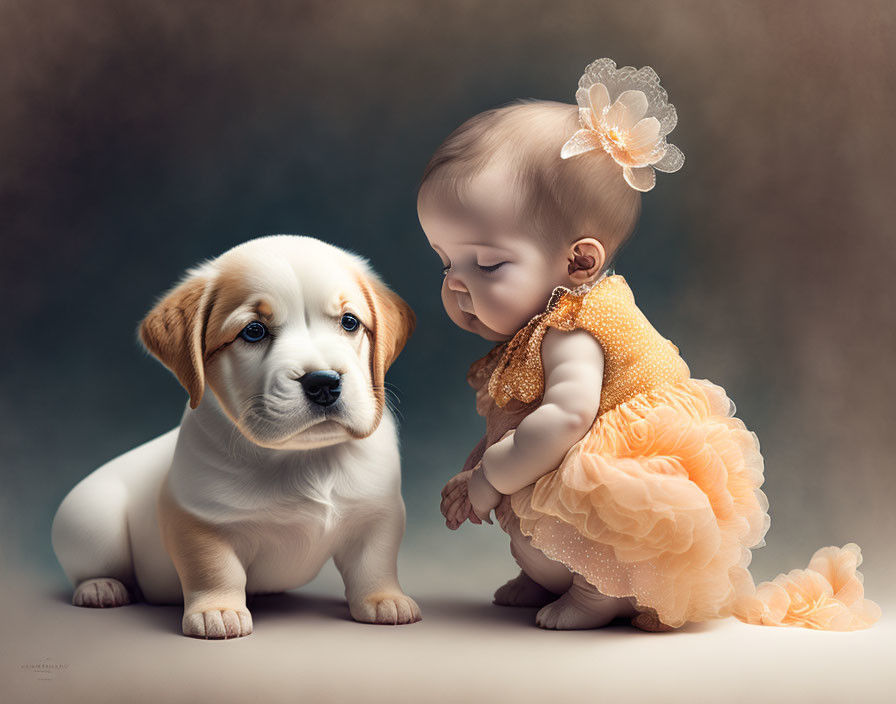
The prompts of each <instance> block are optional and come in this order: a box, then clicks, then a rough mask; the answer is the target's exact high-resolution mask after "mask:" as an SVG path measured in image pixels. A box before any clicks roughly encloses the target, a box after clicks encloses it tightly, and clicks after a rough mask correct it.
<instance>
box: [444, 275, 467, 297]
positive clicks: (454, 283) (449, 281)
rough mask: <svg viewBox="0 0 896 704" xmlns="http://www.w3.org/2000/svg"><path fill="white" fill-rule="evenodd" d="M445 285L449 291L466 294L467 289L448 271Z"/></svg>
mask: <svg viewBox="0 0 896 704" xmlns="http://www.w3.org/2000/svg"><path fill="white" fill-rule="evenodd" d="M445 284H446V285H447V286H448V289H449V290H450V291H458V292H460V293H467V287H466V286H464V284H463V282H462V281H461V280H460V279H459V278H458V277H457V276H455V275H454V274H453V273H452V272H450V271H449V272H448V273H447V274H446V275H445Z"/></svg>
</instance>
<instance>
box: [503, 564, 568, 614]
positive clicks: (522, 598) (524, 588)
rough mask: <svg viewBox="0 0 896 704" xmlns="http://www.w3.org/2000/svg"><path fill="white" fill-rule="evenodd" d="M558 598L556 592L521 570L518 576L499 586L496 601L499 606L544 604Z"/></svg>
mask: <svg viewBox="0 0 896 704" xmlns="http://www.w3.org/2000/svg"><path fill="white" fill-rule="evenodd" d="M556 598H557V595H556V594H554V593H553V592H549V591H548V590H547V589H545V588H544V587H543V586H541V585H540V584H539V583H538V582H536V581H534V580H533V579H532V578H531V577H530V576H529V575H527V574H526V573H525V572H522V571H520V574H519V576H518V577H514V578H513V579H511V580H510V581H509V582H507V584H505V585H504V586H503V587H498V590H497V591H496V592H495V599H494V603H495V604H497V605H498V606H544V605H545V604H550V603H551V602H552V601H553V600H554V599H556Z"/></svg>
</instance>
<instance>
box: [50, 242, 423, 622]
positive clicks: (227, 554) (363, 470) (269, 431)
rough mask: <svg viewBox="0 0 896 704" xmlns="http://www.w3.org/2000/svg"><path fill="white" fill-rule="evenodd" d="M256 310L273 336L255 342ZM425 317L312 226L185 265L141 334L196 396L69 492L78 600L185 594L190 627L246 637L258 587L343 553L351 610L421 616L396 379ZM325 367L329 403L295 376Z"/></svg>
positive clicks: (294, 578) (302, 579) (284, 582)
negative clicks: (160, 430)
mask: <svg viewBox="0 0 896 704" xmlns="http://www.w3.org/2000/svg"><path fill="white" fill-rule="evenodd" d="M346 312H349V313H352V314H353V315H355V316H356V317H357V318H358V319H359V320H360V321H361V325H360V328H359V329H358V330H357V331H354V332H349V331H346V330H345V329H343V327H342V326H341V325H340V319H341V317H342V315H343V314H344V313H346ZM253 321H261V322H263V323H264V324H265V325H266V326H267V328H268V329H269V330H270V332H271V334H270V335H269V336H268V337H266V338H265V339H263V340H261V341H260V342H255V343H251V342H247V341H245V340H244V339H243V338H241V337H240V335H239V333H240V331H241V330H242V329H243V328H244V327H245V326H246V325H247V324H248V323H250V322H253ZM413 326H414V315H413V312H412V311H411V310H410V308H409V307H408V306H407V304H406V303H404V301H402V300H401V299H400V298H399V297H398V296H397V295H396V294H394V293H393V292H391V291H390V290H389V289H388V288H386V287H385V286H384V285H383V284H382V283H381V282H380V281H379V279H378V278H377V277H376V275H375V274H374V273H373V272H372V271H371V269H370V268H369V266H368V264H367V262H366V261H365V260H364V259H362V258H361V257H358V256H356V255H354V254H351V253H349V252H346V251H344V250H341V249H338V248H336V247H333V246H331V245H328V244H325V243H323V242H321V241H319V240H316V239H313V238H308V237H296V236H288V235H277V236H272V237H262V238H258V239H256V240H251V241H249V242H246V243H244V244H242V245H240V246H238V247H235V248H233V249H232V250H230V251H228V252H225V253H224V254H223V255H221V256H220V257H218V258H217V259H214V260H211V261H208V262H205V263H203V264H201V265H200V266H198V267H196V268H194V269H191V270H190V271H188V272H187V274H186V276H185V277H184V279H183V280H182V281H181V283H180V284H179V285H178V286H176V287H175V288H174V289H172V290H171V291H170V292H169V293H168V294H167V295H166V296H165V297H163V298H162V299H161V300H160V301H159V302H158V303H157V305H156V306H155V308H154V309H153V310H152V311H151V312H150V313H149V314H148V315H147V317H146V319H145V320H144V321H143V323H142V324H141V327H140V337H141V339H142V341H143V342H144V344H145V345H146V346H147V348H148V349H149V350H150V351H151V352H152V353H153V354H154V355H156V356H157V357H158V358H159V359H160V360H161V361H162V362H163V363H165V364H166V365H167V366H168V367H169V368H170V369H171V370H172V371H173V372H174V373H175V375H176V376H177V377H178V379H179V380H180V381H181V383H182V384H183V385H184V387H185V388H186V389H187V390H188V392H189V393H190V395H191V398H190V404H189V406H188V407H187V408H186V409H185V412H184V415H183V418H182V420H181V424H180V426H179V427H178V428H175V429H173V430H171V431H169V432H167V433H165V434H164V435H161V436H160V437H158V438H156V439H154V440H151V441H150V442H148V443H146V444H144V445H141V446H139V447H137V448H135V449H133V450H131V451H129V452H127V453H125V454H123V455H121V456H119V457H117V458H115V459H114V460H112V461H111V462H108V463H107V464H105V465H103V466H102V467H100V468H99V469H97V470H96V471H95V472H93V473H92V474H90V475H89V476H88V477H86V478H85V479H84V480H83V481H81V482H80V483H79V484H78V485H77V486H76V487H75V488H74V489H72V491H71V492H70V493H69V494H68V496H67V497H66V498H65V500H64V501H63V502H62V505H61V506H60V508H59V510H58V512H57V514H56V517H55V520H54V522H53V532H52V537H53V546H54V549H55V551H56V555H57V557H58V558H59V561H60V563H61V565H62V567H63V569H64V570H65V573H66V574H67V575H68V577H69V579H71V581H72V583H73V584H74V585H75V593H74V597H73V603H75V604H77V605H82V606H117V605H121V604H124V603H127V602H128V601H129V600H130V599H131V598H133V597H136V596H140V595H142V597H143V598H144V599H146V600H147V601H149V602H153V603H180V602H183V603H184V618H183V631H184V633H185V634H186V635H191V636H198V637H207V638H215V637H225V638H226V637H232V636H239V635H247V634H248V633H251V631H252V621H251V615H250V614H249V612H248V610H247V609H246V593H247V592H248V593H250V594H251V593H266V592H279V591H283V590H287V589H292V588H295V587H298V586H301V585H303V584H305V583H307V582H308V581H309V580H311V579H312V578H313V577H314V576H315V575H316V574H317V573H318V571H319V570H320V568H321V567H322V566H323V565H324V563H325V562H326V561H327V560H328V559H329V558H330V557H333V558H334V560H335V562H336V566H337V567H338V569H339V570H340V572H341V574H342V576H343V579H344V581H345V588H346V598H347V599H348V603H349V608H350V611H351V614H352V616H353V617H354V618H355V619H357V620H359V621H365V622H372V623H393V624H394V623H410V622H413V621H416V620H418V619H419V618H420V614H419V609H418V607H417V605H416V604H415V603H414V601H413V600H412V599H410V598H409V597H407V596H406V595H404V594H403V592H402V591H401V587H400V586H399V583H398V578H397V571H396V560H397V554H398V547H399V543H400V542H401V539H402V536H403V534H404V520H405V510H404V503H403V501H402V498H401V493H400V469H399V453H398V444H397V434H396V427H395V422H394V419H393V417H392V414H391V412H390V411H389V408H388V405H387V404H386V403H385V393H384V391H385V389H384V379H383V376H384V374H385V370H386V369H387V368H388V366H389V365H390V364H391V363H392V361H394V359H395V357H396V356H397V355H398V353H399V352H400V350H401V348H402V347H403V346H404V343H405V341H406V340H407V337H408V336H409V335H410V334H411V332H412V330H413ZM317 370H335V371H337V372H338V373H339V374H340V375H341V378H342V388H341V394H340V396H339V398H338V400H337V401H336V402H335V403H333V404H332V405H330V406H326V407H323V406H321V405H318V404H315V403H312V402H311V401H310V400H309V399H308V398H307V397H306V395H305V393H304V391H303V389H302V386H301V384H300V383H299V381H298V380H299V379H300V378H301V377H302V376H303V375H304V374H306V373H308V372H311V371H317Z"/></svg>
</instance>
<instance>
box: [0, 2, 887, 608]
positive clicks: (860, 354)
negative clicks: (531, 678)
mask: <svg viewBox="0 0 896 704" xmlns="http://www.w3.org/2000/svg"><path fill="white" fill-rule="evenodd" d="M894 31H896V5H894V4H893V3H892V2H888V1H881V2H873V1H870V0H862V1H859V2H852V3H843V2H822V1H814V2H787V3H781V2H777V1H772V0H762V1H757V2H734V1H725V2H719V1H718V0H691V1H680V2H679V1H673V0H667V1H666V2H662V3H659V2H639V1H637V0H626V1H625V2H615V1H614V2H600V1H595V0H588V1H572V0H552V1H551V2H546V1H540V2H539V1H535V0H488V1H484V0H463V1H456V2H441V3H435V2H424V1H422V0H419V1H415V2H389V3H386V2H369V1H368V2H339V1H333V0H326V1H323V0H321V1H317V2H227V3H221V2H212V1H205V0H193V1H191V2H189V3H177V2H153V3H149V2H143V3H136V2H126V1H122V0H108V1H98V0H84V1H82V2H77V3H72V2H69V1H67V0H59V1H55V2H54V1H47V2H8V1H4V2H0V65H2V66H3V67H4V69H3V71H2V72H0V105H2V109H0V237H2V239H0V286H2V288H3V300H4V302H5V303H6V305H8V306H9V310H8V311H7V313H6V315H7V320H8V321H9V323H10V325H9V328H8V332H10V335H8V336H6V337H5V339H4V342H3V345H2V354H3V361H2V364H0V390H2V395H0V452H2V457H3V460H2V463H0V472H2V485H3V490H2V492H0V536H2V537H0V541H2V543H0V548H2V552H3V565H2V569H3V575H4V576H3V577H2V579H3V580H6V581H11V580H14V579H16V578H19V577H21V578H24V577H23V576H24V575H32V576H33V577H34V578H35V579H37V580H39V583H40V584H41V585H43V586H41V587H40V588H41V589H48V590H52V589H56V590H59V591H60V592H62V591H64V590H65V589H67V585H66V582H65V577H64V575H63V573H62V571H61V569H60V568H59V567H58V565H57V564H56V560H55V557H54V555H53V552H52V548H51V545H50V523H51V521H52V518H53V514H54V512H55V510H56V508H57V506H58V505H59V503H60V501H61V500H62V498H63V497H64V495H65V494H66V492H67V491H68V490H69V489H71V488H72V486H74V484H75V483H76V482H78V481H79V480H80V479H81V478H82V477H84V476H86V475H87V474H88V473H90V472H91V471H92V470H93V469H95V468H96V467H98V466H99V465H100V464H102V463H104V462H105V461H107V460H109V459H111V458H112V457H114V456H116V455H118V454H120V453H122V452H124V451H126V450H128V449H130V448H132V447H134V446H135V445H137V444H140V443H142V442H144V441H146V440H148V439H150V438H152V437H154V436H156V435H158V434H160V433H162V432H164V431H166V430H168V429H169V428H171V427H173V426H175V425H176V424H177V423H178V422H179V419H180V416H181V413H182V411H183V407H184V403H185V401H186V394H185V392H184V391H183V389H181V387H180V386H179V385H178V384H177V382H176V380H175V379H174V377H173V376H171V375H170V374H169V373H168V372H167V371H166V370H165V369H164V368H163V367H162V366H161V365H160V364H158V363H157V362H156V361H154V360H153V359H151V358H150V357H149V356H148V355H147V354H146V353H145V352H143V351H142V350H141V348H140V347H139V345H138V344H137V340H136V328H137V325H138V323H139V321H140V319H141V318H142V316H143V315H144V314H145V313H146V312H147V311H148V310H149V308H150V307H151V305H152V303H153V301H154V300H155V298H156V297H157V296H158V295H159V294H161V293H162V292H163V291H165V290H166V289H167V288H168V287H169V286H170V285H171V284H172V283H173V282H174V281H175V280H176V279H177V278H178V277H179V276H180V274H181V273H182V272H183V271H184V269H186V268H187V267H189V266H192V265H193V264H195V263H197V262H198V261H200V260H201V259H204V258H207V257H213V256H215V255H217V254H219V253H221V252H223V251H225V250H226V249H228V248H230V247H231V246H233V245H235V244H237V243H239V242H242V241H244V240H246V239H249V238H252V237H255V236H258V235H263V234H272V233H298V234H310V235H315V236H317V237H320V238H322V239H324V240H326V241H328V242H331V243H333V244H336V245H339V246H342V247H347V248H350V249H353V250H355V251H357V252H359V253H361V254H363V255H365V256H367V257H369V259H370V260H371V262H372V264H373V266H374V267H375V268H376V269H377V270H378V271H379V272H380V273H381V274H382V276H383V277H384V278H385V280H386V281H387V282H389V283H390V284H391V285H392V286H393V288H394V289H395V290H397V291H398V292H399V293H400V294H401V295H402V296H403V297H404V298H405V299H406V300H407V301H409V302H410V303H411V305H412V306H413V307H414V308H415V310H416V312H417V314H418V318H419V325H418V329H417V332H416V334H415V335H414V337H413V338H412V339H411V341H410V343H409V345H408V346H407V348H406V350H405V352H404V353H403V354H402V356H401V357H400V358H399V360H398V362H397V363H396V365H395V366H394V367H393V369H392V371H391V373H390V375H389V380H390V382H391V383H392V384H393V385H394V386H395V387H396V388H397V391H398V394H399V396H400V401H401V402H400V405H399V406H398V408H399V410H400V412H401V415H402V438H403V455H404V465H403V471H404V492H405V497H406V501H407V505H408V516H409V521H408V531H407V537H406V539H405V544H404V548H403V553H402V565H401V574H402V581H403V583H404V584H405V587H406V588H408V589H409V590H410V591H411V592H412V593H414V590H415V589H416V590H420V591H426V590H427V589H429V590H430V591H438V590H442V591H443V592H445V591H447V592H451V593H461V592H467V593H470V594H476V595H478V596H479V597H481V598H482V599H483V600H487V599H488V598H490V594H491V590H492V589H493V588H494V587H496V586H498V585H499V584H500V583H502V582H503V580H504V579H506V578H507V577H510V576H512V575H513V574H516V571H515V569H514V568H513V564H512V562H511V560H510V557H509V555H508V553H507V547H506V540H505V538H504V536H503V534H501V533H500V531H498V530H497V529H496V528H494V527H492V528H489V527H484V528H478V527H470V526H466V527H464V528H463V529H462V530H460V531H459V532H457V533H451V532H449V531H448V530H447V529H445V528H444V525H443V523H442V520H441V517H440V515H439V511H438V504H439V491H440V489H441V487H442V485H443V484H444V482H445V481H446V480H447V479H448V478H449V477H451V476H452V475H453V474H454V473H455V472H456V471H458V470H459V469H460V467H461V465H462V464H463V462H464V459H465V458H466V455H467V453H468V452H469V450H470V449H471V448H472V447H473V446H474V445H475V444H476V442H477V441H478V439H479V437H480V435H481V433H482V432H483V422H482V419H481V418H479V417H478V416H477V415H476V414H475V410H474V405H473V396H472V391H471V390H470V389H469V388H468V387H467V386H466V384H465V380H464V376H465V373H466V370H467V367H468V365H469V364H470V363H471V362H472V361H473V360H474V359H476V358H477V357H479V356H481V355H482V354H484V353H485V352H486V351H488V349H489V348H490V343H488V342H486V341H483V340H480V339H478V338H476V337H474V336H472V335H471V334H469V333H466V332H464V331H462V330H460V329H457V328H455V327H454V326H453V325H452V324H451V323H450V321H449V320H448V318H447V316H446V315H445V314H444V312H443V311H442V308H441V304H440V301H439V285H440V281H441V273H440V262H439V260H438V257H437V256H436V255H435V253H433V252H432V251H431V250H430V249H429V247H428V245H427V242H426V240H425V238H424V236H423V233H422V232H421V230H420V227H419V225H418V223H417V219H416V211H415V194H416V187H417V183H418V181H419V178H420V175H421V172H422V169H423V166H424V164H425V163H426V161H427V159H428V158H429V156H430V154H431V153H432V151H433V150H434V149H435V147H436V146H437V145H438V144H439V142H440V141H441V140H442V139H444V138H445V136H447V134H448V133H449V132H450V131H451V130H452V129H453V128H454V127H456V126H457V125H458V124H460V123H461V122H462V121H464V120H465V119H467V118H468V117H470V116H472V115H473V114H475V113H477V112H480V111H482V110H485V109H487V108H490V107H493V106H496V105H499V104H502V103H505V102H507V101H510V100H512V99H515V98H525V97H534V98H544V99H552V100H561V101H566V102H570V103H571V102H574V93H575V89H576V82H577V80H578V78H579V76H580V75H581V73H582V70H583V68H584V67H585V65H586V64H588V63H589V62H590V61H592V60H593V59H596V58H599V57H602V56H609V57H612V58H613V59H615V60H616V62H617V63H618V64H619V65H628V64H630V65H634V66H642V65H650V66H653V67H654V68H655V69H656V70H657V72H658V73H659V75H660V77H661V79H662V82H663V85H664V87H665V88H666V89H667V90H668V92H669V96H670V100H671V101H672V102H673V103H674V104H675V105H676V107H677V109H678V113H679V117H680V122H679V126H678V127H677V128H676V130H675V131H674V133H673V134H672V135H671V137H670V141H672V142H673V143H675V144H677V145H679V146H680V147H681V148H682V150H683V151H684V153H685V155H686V156H687V162H686V164H685V166H684V168H683V170H682V171H681V172H679V173H677V174H674V175H665V174H660V175H659V178H658V185H657V187H656V189H655V190H654V191H652V192H650V193H648V194H646V196H645V197H644V200H643V205H644V212H643V217H642V220H641V222H640V225H639V227H638V230H637V232H636V234H635V237H634V239H633V240H632V242H631V243H630V244H629V245H628V246H627V247H626V249H625V250H624V252H623V254H622V256H621V258H620V260H619V262H618V266H617V271H618V273H621V274H623V275H624V276H625V277H626V278H627V280H628V281H629V283H630V284H631V286H632V289H633V290H634V292H635V295H636V297H637V300H638V303H639V305H640V307H641V308H642V310H644V312H645V313H646V314H647V316H648V318H649V319H650V320H651V321H652V322H653V324H654V325H655V326H656V327H657V328H658V329H659V330H660V332H661V333H662V334H663V335H665V336H666V337H669V338H670V339H672V340H673V341H674V342H675V343H676V344H677V345H678V346H679V347H680V348H681V351H682V354H683V356H684V358H685V359H686V360H687V362H688V363H689V365H690V367H691V370H692V373H693V375H694V376H695V377H701V378H708V379H711V380H712V381H714V382H716V383H718V384H721V385H722V386H724V387H725V388H726V389H727V391H728V393H729V395H730V396H731V397H732V398H733V399H734V400H735V402H736V403H737V405H738V415H739V416H740V417H741V418H742V419H743V420H744V422H745V423H746V424H747V425H748V427H750V428H751V429H752V430H755V431H756V433H757V434H758V436H759V438H760V440H761V442H762V448H763V454H764V456H765V460H766V477H767V479H766V483H765V486H764V489H765V491H766V493H767V494H768V496H769V499H770V503H771V515H772V527H771V530H770V532H769V533H768V535H767V538H766V539H767V543H768V545H767V547H766V548H764V549H762V550H759V551H757V552H756V553H755V556H754V562H753V566H754V568H753V573H754V576H755V577H756V578H757V580H760V579H769V578H771V577H773V576H774V575H775V574H777V573H778V572H780V571H786V570H789V569H791V568H794V567H804V566H805V565H806V564H807V562H808V559H809V557H810V556H811V554H812V552H813V551H814V550H815V549H816V548H818V547H821V546H823V545H829V544H831V545H834V544H836V545H842V544H844V543H846V542H850V541H854V542H857V543H859V544H860V545H861V546H862V547H863V549H864V554H865V559H866V562H865V564H864V565H863V567H862V569H863V571H864V572H865V575H866V588H867V594H868V596H869V597H871V598H874V599H877V600H879V601H886V600H887V599H888V598H889V597H890V596H891V595H892V594H893V593H894V588H893V587H894V583H896V563H894V554H896V553H894V551H893V548H892V544H893V539H894V537H896V512H894V510H893V506H894V503H896V471H894V464H896V433H894V431H893V427H892V426H893V413H892V410H891V406H892V399H893V393H894V382H896V370H894V367H893V360H894V354H896V295H894V287H893V276H894V273H893V272H894V270H896V269H894V267H896V232H894V222H896V220H894V215H896V207H894V198H893V194H894V185H896V183H894V176H893V174H894V168H893V162H894V155H896V149H894V147H896V138H894V130H893V118H894V113H896V71H894V68H896V66H894V64H896V53H894V51H893V46H892V36H893V33H894ZM13 333H15V334H13ZM333 588H334V589H336V587H335V586H334V587H333ZM337 591H338V590H337Z"/></svg>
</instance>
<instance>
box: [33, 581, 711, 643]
mask: <svg viewBox="0 0 896 704" xmlns="http://www.w3.org/2000/svg"><path fill="white" fill-rule="evenodd" d="M47 597H48V598H51V599H52V600H53V601H56V602H60V603H64V604H66V605H67V606H69V607H70V608H72V609H77V611H79V612H89V611H104V612H112V611H120V612H121V613H122V616H123V617H125V618H127V619H128V620H138V621H140V622H141V624H142V625H143V626H146V627H149V628H151V629H152V630H155V631H162V632H165V633H174V634H179V633H180V632H181V618H182V616H183V607H182V606H181V605H157V604H147V603H145V602H136V603H134V604H130V605H128V606H122V607H117V608H115V609H111V608H110V609H84V608H79V607H75V606H71V591H70V590H65V589H55V590H53V591H51V592H49V593H48V594H47ZM417 603H418V604H419V605H420V608H421V610H422V611H423V620H424V622H425V623H433V622H441V623H451V624H453V625H464V624H468V625H471V626H481V625H482V624H485V623H491V624H494V625H499V626H500V627H501V628H503V629H511V630H539V629H537V627H536V626H535V614H536V613H537V612H538V609H537V608H524V607H507V606H497V605H495V604H492V603H489V602H488V601H486V600H485V599H482V600H479V599H474V598H453V597H443V596H431V597H427V596H422V597H420V598H417ZM247 606H248V608H249V610H250V611H251V612H252V619H253V621H254V623H255V625H256V627H258V626H260V625H262V624H264V623H265V622H276V621H278V620H280V619H282V618H288V619H290V620H302V619H313V620H320V619H324V620H327V619H331V620H334V621H348V622H352V617H351V614H350V613H349V609H348V604H347V603H346V601H345V599H344V598H342V597H339V596H333V595H326V594H320V593H317V594H315V593H313V592H312V593H308V592H302V591H300V590H294V591H288V592H282V593H279V594H263V595H249V597H248V599H247ZM714 626H715V624H712V623H692V624H688V625H686V626H684V627H683V628H680V629H677V630H675V631H670V632H668V633H645V632H643V631H641V630H639V629H636V628H633V627H632V626H630V625H629V623H628V621H627V620H619V621H616V622H614V623H613V624H611V625H610V626H607V627H605V628H604V629H602V631H604V632H607V633H613V634H616V635H618V636H625V635H630V636H638V637H651V636H652V637H663V638H670V637H673V636H676V635H681V634H693V633H701V632H704V631H709V630H712V629H713V628H714Z"/></svg>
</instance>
